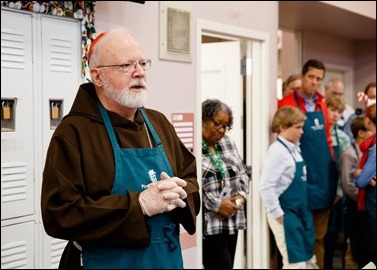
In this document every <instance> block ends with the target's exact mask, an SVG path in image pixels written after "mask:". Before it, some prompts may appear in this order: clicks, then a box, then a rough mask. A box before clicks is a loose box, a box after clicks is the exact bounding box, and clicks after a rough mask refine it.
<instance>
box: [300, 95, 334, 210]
mask: <svg viewBox="0 0 377 270" xmlns="http://www.w3.org/2000/svg"><path fill="white" fill-rule="evenodd" d="M295 97H296V92H295ZM296 102H297V107H298V108H300V106H299V103H298V100H297V97H296ZM305 115H306V117H307V119H306V120H305V123H304V134H303V135H302V137H301V140H300V148H301V151H302V157H303V159H304V160H305V163H306V164H307V165H308V166H307V170H308V175H307V178H308V198H309V208H310V209H311V210H317V209H325V208H328V207H330V206H331V205H332V203H333V202H334V199H335V195H336V186H337V183H338V177H339V172H338V168H337V164H336V161H335V160H334V159H333V158H332V156H331V152H330V149H329V146H328V144H327V137H326V131H325V121H324V117H323V114H322V112H321V111H315V112H306V113H305Z"/></svg>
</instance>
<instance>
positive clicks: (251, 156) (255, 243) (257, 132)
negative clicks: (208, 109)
mask: <svg viewBox="0 0 377 270" xmlns="http://www.w3.org/2000/svg"><path fill="white" fill-rule="evenodd" d="M204 33H211V34H217V35H219V36H226V37H227V39H232V38H233V39H234V38H235V39H238V40H242V41H245V42H246V48H247V51H246V57H247V58H251V59H253V60H252V61H251V70H252V75H246V77H245V78H246V80H245V81H246V85H245V86H244V87H245V90H246V97H245V98H246V108H247V109H246V114H245V117H246V116H247V115H250V116H251V117H247V119H246V127H244V128H245V129H246V140H245V144H246V163H247V164H251V165H252V167H253V170H252V179H253V181H252V182H251V184H250V194H249V200H248V201H247V209H249V210H248V212H247V224H248V229H247V247H246V250H247V255H246V264H247V267H246V268H247V269H253V268H259V269H261V268H268V266H269V240H268V225H267V222H266V219H265V218H264V217H265V214H264V209H263V205H262V203H261V200H260V196H259V191H258V185H259V181H258V178H259V172H260V167H261V161H262V154H263V153H264V152H265V151H266V149H267V147H268V145H269V132H268V130H269V103H268V100H269V97H268V96H269V92H268V91H267V89H269V77H268V74H269V72H268V71H269V64H268V63H269V54H268V51H269V36H268V33H262V32H257V31H253V30H250V29H247V28H241V27H236V26H232V25H226V24H221V23H216V22H211V21H206V20H197V25H196V52H197V78H198V80H197V93H196V97H197V101H196V104H197V106H196V119H197V121H196V127H195V130H196V134H195V136H196V138H201V137H202V133H201V132H202V123H201V115H202V113H201V94H200V92H199V91H200V89H201V59H200V56H201V40H202V35H203V34H204ZM253 89H254V91H253ZM252 101H253V102H252ZM195 149H196V151H195V154H196V156H197V157H201V149H202V146H201V139H199V140H195ZM197 165H198V182H199V185H200V187H201V175H202V173H201V159H200V158H198V159H197ZM197 224H199V226H198V227H197V233H198V235H199V236H201V235H202V227H201V226H200V225H201V224H202V217H201V214H199V215H198V220H197ZM196 239H197V247H198V248H197V252H198V254H197V257H198V268H202V264H201V262H202V237H197V238H196Z"/></svg>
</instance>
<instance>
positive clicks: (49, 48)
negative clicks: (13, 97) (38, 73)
mask: <svg viewBox="0 0 377 270" xmlns="http://www.w3.org/2000/svg"><path fill="white" fill-rule="evenodd" d="M80 26H81V23H80V22H79V21H77V20H71V19H67V18H65V19H61V18H59V17H48V16H42V24H41V33H42V36H41V50H40V51H39V53H40V55H41V59H42V63H41V64H42V85H41V87H42V108H43V109H42V115H43V128H42V130H43V160H45V153H46V151H47V147H48V144H49V142H50V138H51V135H52V133H53V131H54V129H55V127H56V124H58V123H59V121H58V122H54V120H51V117H52V110H51V103H52V102H55V101H56V102H57V103H58V104H55V105H52V106H58V108H57V109H58V117H59V120H60V118H61V117H63V116H64V115H66V114H68V111H69V109H70V107H71V105H72V103H73V99H74V98H75V96H76V93H77V90H78V87H79V85H80V83H81V51H80V48H81V34H80V29H81V27H80Z"/></svg>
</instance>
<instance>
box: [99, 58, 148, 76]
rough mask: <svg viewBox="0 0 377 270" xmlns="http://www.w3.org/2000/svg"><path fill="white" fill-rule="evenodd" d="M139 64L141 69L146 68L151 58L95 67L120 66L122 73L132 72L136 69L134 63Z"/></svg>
mask: <svg viewBox="0 0 377 270" xmlns="http://www.w3.org/2000/svg"><path fill="white" fill-rule="evenodd" d="M137 64H139V66H140V67H141V68H142V69H143V70H148V69H150V68H151V66H152V60H150V59H145V60H141V61H133V62H126V63H124V64H121V65H107V66H99V67H97V68H103V67H120V69H121V70H122V72H123V73H132V72H134V71H135V70H136V65H137Z"/></svg>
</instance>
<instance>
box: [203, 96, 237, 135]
mask: <svg viewBox="0 0 377 270" xmlns="http://www.w3.org/2000/svg"><path fill="white" fill-rule="evenodd" d="M219 112H225V113H227V114H228V116H229V123H228V127H229V129H231V128H232V126H233V112H232V110H231V109H230V108H229V106H228V105H226V104H225V103H224V102H222V101H220V100H218V99H206V100H205V101H203V102H202V123H206V122H208V121H210V120H211V119H213V117H214V116H215V115H216V114H218V113H219Z"/></svg>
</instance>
